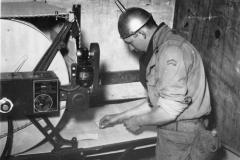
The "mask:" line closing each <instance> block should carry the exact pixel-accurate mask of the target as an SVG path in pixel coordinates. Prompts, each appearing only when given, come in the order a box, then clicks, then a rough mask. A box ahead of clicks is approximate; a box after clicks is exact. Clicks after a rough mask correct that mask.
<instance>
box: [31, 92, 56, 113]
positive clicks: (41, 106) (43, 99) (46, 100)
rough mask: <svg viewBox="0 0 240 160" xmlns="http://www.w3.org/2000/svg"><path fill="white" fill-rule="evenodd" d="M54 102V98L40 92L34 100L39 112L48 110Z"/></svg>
mask: <svg viewBox="0 0 240 160" xmlns="http://www.w3.org/2000/svg"><path fill="white" fill-rule="evenodd" d="M52 104H53V100H52V98H51V97H50V96H49V95H47V94H40V95H38V96H37V97H36V98H35V100H34V107H35V109H36V110H38V111H39V112H45V111H48V110H49V109H50V108H51V107H52Z"/></svg>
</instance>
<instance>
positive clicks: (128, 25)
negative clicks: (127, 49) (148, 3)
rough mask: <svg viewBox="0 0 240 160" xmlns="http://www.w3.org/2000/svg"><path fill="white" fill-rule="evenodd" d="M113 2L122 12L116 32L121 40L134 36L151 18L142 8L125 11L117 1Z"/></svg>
mask: <svg viewBox="0 0 240 160" xmlns="http://www.w3.org/2000/svg"><path fill="white" fill-rule="evenodd" d="M115 2H116V4H117V6H118V7H119V9H120V10H121V11H122V14H121V15H120V17H119V19H118V31H119V34H120V37H121V38H122V39H124V38H127V37H129V36H131V35H133V34H135V33H136V32H137V31H138V30H139V29H141V28H142V27H143V26H144V25H145V24H146V23H147V21H148V20H149V19H150V18H151V17H152V15H151V14H150V13H149V12H147V11H146V10H144V9H142V8H136V7H132V8H128V9H125V8H124V6H123V5H122V4H121V3H120V2H119V1H115Z"/></svg>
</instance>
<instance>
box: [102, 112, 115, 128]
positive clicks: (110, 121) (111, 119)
mask: <svg viewBox="0 0 240 160" xmlns="http://www.w3.org/2000/svg"><path fill="white" fill-rule="evenodd" d="M118 123H120V121H119V118H118V114H111V115H106V116H104V117H103V118H102V119H101V120H100V122H99V128H100V129H104V128H107V127H113V126H114V125H116V124H118Z"/></svg>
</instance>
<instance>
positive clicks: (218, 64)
mask: <svg viewBox="0 0 240 160" xmlns="http://www.w3.org/2000/svg"><path fill="white" fill-rule="evenodd" d="M239 11H240V3H239V0H235V1H234V0H210V1H209V0H184V1H183V0H177V1H176V12H175V19H174V30H175V31H176V32H177V33H178V34H180V35H182V36H184V37H186V38H187V39H188V40H189V41H191V42H192V43H193V44H194V46H196V47H197V48H198V50H199V51H200V53H201V56H202V58H203V61H204V65H205V70H206V74H207V78H208V81H209V86H210V92H211V105H212V108H213V111H212V115H211V125H212V127H215V126H216V127H217V128H218V129H219V131H220V137H221V142H222V144H223V145H226V146H228V148H229V149H230V150H232V151H233V152H235V153H238V154H239V155H240V128H239V126H240V98H239V97H240V48H239V46H240V30H239V28H240V25H239V24H240V23H239V19H240V16H239Z"/></svg>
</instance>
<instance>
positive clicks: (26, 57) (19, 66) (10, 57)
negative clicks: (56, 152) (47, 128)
mask: <svg viewBox="0 0 240 160" xmlns="http://www.w3.org/2000/svg"><path fill="white" fill-rule="evenodd" d="M0 25H1V68H0V69H1V72H19V71H22V72H24V71H32V70H33V69H34V67H35V66H36V65H37V63H38V62H39V61H40V59H41V57H42V56H43V55H44V53H45V51H46V50H47V49H48V47H49V46H50V45H51V41H50V39H48V38H47V37H46V35H44V34H43V33H42V32H41V31H40V30H38V29H37V28H36V27H35V26H33V25H31V24H30V23H27V22H24V21H19V20H5V19H0ZM48 70H52V71H54V72H55V74H56V75H57V76H58V78H59V80H60V83H61V85H66V84H68V83H69V75H68V70H67V66H66V63H65V61H64V59H63V57H62V55H61V53H60V52H58V53H57V54H56V56H55V58H54V59H53V61H52V63H51V65H50V66H49V68H48ZM65 104H66V102H65V101H61V102H60V108H61V111H60V116H58V117H49V120H50V121H51V122H52V124H53V125H54V126H56V125H57V124H58V122H59V121H60V119H61V117H62V115H63V113H64V111H65ZM39 123H40V124H41V123H43V120H40V121H39ZM43 124H44V123H43ZM13 125H14V136H13V147H12V151H11V154H17V153H19V152H22V151H25V150H27V149H29V148H31V147H32V146H34V145H36V144H37V143H39V142H40V141H41V140H43V139H44V138H45V137H44V135H43V134H42V133H41V132H40V131H39V130H38V129H37V128H36V127H35V125H33V124H32V123H31V122H30V120H29V119H27V118H26V117H22V118H18V119H14V117H13ZM0 128H1V130H0V154H2V152H3V149H4V146H5V143H6V139H7V130H8V124H7V121H6V120H3V119H1V120H0Z"/></svg>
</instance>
